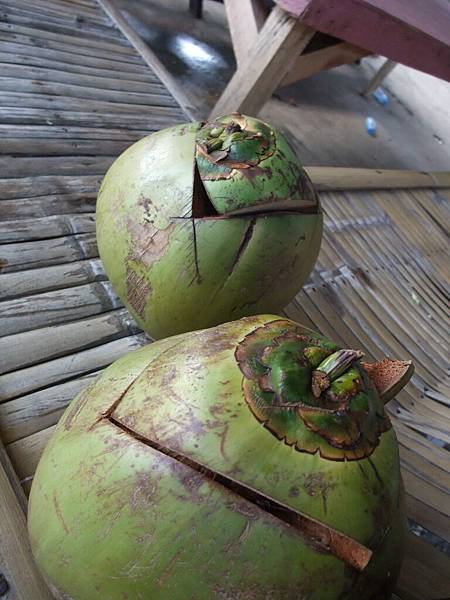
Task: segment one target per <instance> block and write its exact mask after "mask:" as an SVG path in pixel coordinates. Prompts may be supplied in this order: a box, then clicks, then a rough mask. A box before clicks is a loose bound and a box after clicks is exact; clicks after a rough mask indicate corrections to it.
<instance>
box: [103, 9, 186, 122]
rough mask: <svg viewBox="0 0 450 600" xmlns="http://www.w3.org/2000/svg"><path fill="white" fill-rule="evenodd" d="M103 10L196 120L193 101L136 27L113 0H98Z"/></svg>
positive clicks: (182, 106) (184, 109)
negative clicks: (131, 24)
mask: <svg viewBox="0 0 450 600" xmlns="http://www.w3.org/2000/svg"><path fill="white" fill-rule="evenodd" d="M97 2H98V3H99V4H100V6H101V7H102V8H103V10H104V11H105V12H106V13H107V14H108V16H109V17H110V18H111V20H112V21H113V23H115V25H116V26H117V27H118V28H119V29H120V31H121V32H122V33H123V35H124V36H125V37H126V38H127V40H129V42H130V43H131V44H132V45H133V46H134V48H135V49H136V51H137V52H138V53H139V54H140V55H141V57H142V58H143V60H144V61H145V62H146V63H147V64H148V66H149V67H150V69H151V71H152V72H153V73H155V74H156V75H157V76H158V78H159V79H160V80H161V82H162V83H163V85H164V86H165V87H166V88H167V90H169V92H170V94H171V95H172V96H173V97H174V98H175V100H176V101H177V102H178V104H179V105H180V106H181V108H182V109H183V111H184V113H185V114H186V115H187V116H188V117H189V118H190V119H191V120H195V115H194V109H193V107H192V103H191V101H190V99H189V98H188V96H186V94H185V93H184V91H183V90H182V89H181V88H180V86H179V85H178V83H177V82H176V80H175V78H174V77H172V75H171V74H170V73H169V72H168V71H167V69H166V68H165V67H164V65H163V64H162V62H161V61H160V60H159V58H158V57H157V56H156V54H155V53H154V52H153V51H152V50H151V49H150V48H149V47H148V46H147V44H145V43H144V42H143V41H142V39H141V38H140V37H139V36H138V34H137V33H136V32H135V31H134V29H133V28H132V27H131V26H130V25H129V24H128V23H127V21H125V19H124V18H123V17H122V15H121V13H120V11H119V10H118V9H117V8H116V6H115V5H114V3H113V2H112V1H111V0H97Z"/></svg>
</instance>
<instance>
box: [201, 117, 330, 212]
mask: <svg viewBox="0 0 450 600" xmlns="http://www.w3.org/2000/svg"><path fill="white" fill-rule="evenodd" d="M201 188H203V189H201ZM202 210H203V211H204V214H200V213H201V211H202ZM318 210H319V203H318V199H317V195H316V192H315V190H314V188H313V185H312V183H311V181H310V180H309V178H308V176H307V174H306V172H305V171H304V169H302V167H301V166H300V164H299V162H298V159H297V157H296V155H295V153H294V152H293V150H292V149H291V147H290V146H289V144H288V142H287V140H286V139H285V138H284V136H282V135H281V134H280V133H279V132H277V131H275V130H274V129H273V128H271V127H270V126H269V125H268V124H266V123H264V122H263V121H260V120H259V119H254V118H252V117H247V116H244V115H240V114H238V113H234V114H231V115H228V116H224V117H220V118H218V119H216V120H215V121H212V122H209V123H205V124H203V125H201V126H200V128H199V129H198V131H197V135H196V152H195V174H194V198H193V216H195V215H196V214H197V216H208V215H211V214H214V213H216V214H218V215H227V216H232V215H237V214H244V213H247V214H248V213H252V214H254V213H261V212H271V211H277V212H278V211H294V212H295V211H301V212H309V213H311V212H312V213H315V212H318Z"/></svg>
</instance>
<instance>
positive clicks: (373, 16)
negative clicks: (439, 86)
mask: <svg viewBox="0 0 450 600" xmlns="http://www.w3.org/2000/svg"><path fill="white" fill-rule="evenodd" d="M275 1H276V2H277V4H279V5H280V6H281V7H282V8H284V9H285V10H286V11H287V12H289V13H290V14H292V15H294V16H295V17H298V18H300V19H301V20H302V21H304V22H305V23H306V24H307V25H309V26H311V27H314V29H317V30H318V31H322V32H324V33H328V34H329V35H334V36H335V37H338V38H340V39H343V40H345V41H346V42H351V43H352V44H355V45H356V46H361V47H362V48H365V49H367V50H370V51H371V52H373V53H374V54H381V55H383V56H386V57H388V58H390V59H392V60H395V61H396V62H400V63H403V64H405V65H409V66H410V67H414V68H416V69H419V70H421V71H425V72H426V73H430V74H431V75H435V76H436V77H440V78H442V79H446V80H447V81H450V0H275Z"/></svg>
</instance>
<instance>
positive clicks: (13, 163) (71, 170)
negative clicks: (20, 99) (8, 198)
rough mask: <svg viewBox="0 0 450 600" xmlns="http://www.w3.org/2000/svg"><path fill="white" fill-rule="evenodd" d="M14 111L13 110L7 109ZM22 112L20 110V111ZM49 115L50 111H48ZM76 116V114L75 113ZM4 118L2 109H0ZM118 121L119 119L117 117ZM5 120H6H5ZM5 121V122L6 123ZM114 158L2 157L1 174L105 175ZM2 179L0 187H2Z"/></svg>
mask: <svg viewBox="0 0 450 600" xmlns="http://www.w3.org/2000/svg"><path fill="white" fill-rule="evenodd" d="M5 110H8V111H14V109H13V108H9V109H5ZM19 110H20V109H19ZM46 112H47V113H48V111H46ZM75 114H76V113H75ZM0 118H2V109H0ZM116 119H117V117H116ZM4 120H5V119H4ZM4 120H3V121H4ZM114 159H115V157H113V156H101V155H100V156H95V157H94V156H81V157H80V156H66V158H65V159H64V160H61V158H59V157H53V156H51V157H47V156H45V157H41V156H33V157H23V158H21V159H20V160H17V158H16V157H15V156H0V173H6V174H7V175H8V178H11V179H16V178H21V177H23V178H29V177H33V175H38V174H40V173H46V175H47V176H51V175H61V176H66V175H80V176H86V175H97V174H98V175H103V174H104V173H105V172H106V170H107V169H108V168H109V167H110V166H111V164H112V162H113V161H114ZM1 181H2V180H1V179H0V186H1ZM0 202H1V200H0Z"/></svg>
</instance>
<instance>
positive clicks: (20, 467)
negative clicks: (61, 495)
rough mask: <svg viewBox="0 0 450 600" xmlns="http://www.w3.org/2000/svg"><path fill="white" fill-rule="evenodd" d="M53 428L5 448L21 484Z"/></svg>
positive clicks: (30, 474)
mask: <svg viewBox="0 0 450 600" xmlns="http://www.w3.org/2000/svg"><path fill="white" fill-rule="evenodd" d="M55 427H56V425H52V426H51V427H47V429H42V430H41V431H37V432H36V433H33V434H32V435H29V436H28V437H26V438H22V439H20V440H17V442H12V443H11V444H8V445H7V446H6V450H7V452H8V455H9V457H10V459H11V463H12V464H13V466H14V469H15V471H16V473H17V476H18V477H19V479H20V481H21V483H22V484H23V482H24V481H25V480H26V479H29V478H30V477H32V476H33V475H34V472H35V471H36V467H37V466H38V462H39V459H40V458H41V454H42V452H43V451H44V448H45V445H46V444H47V442H48V440H49V439H50V437H51V435H52V433H53V432H54V430H55ZM31 598H32V596H31V597H28V598H27V599H26V600H31ZM24 600H25V599H24ZM33 600H34V599H33Z"/></svg>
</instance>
